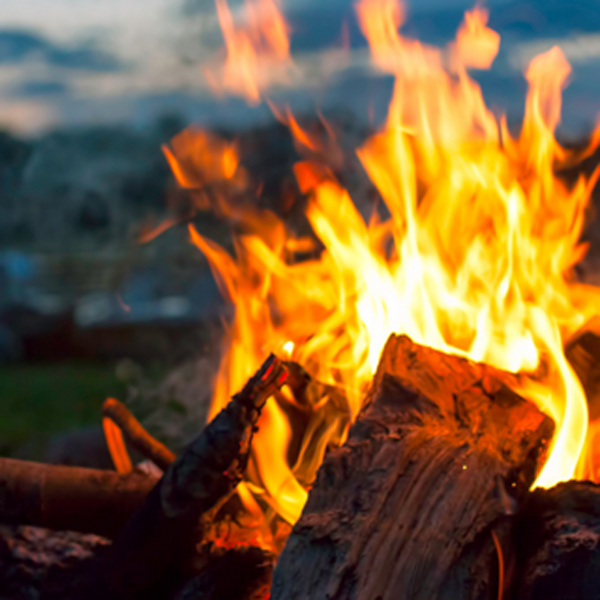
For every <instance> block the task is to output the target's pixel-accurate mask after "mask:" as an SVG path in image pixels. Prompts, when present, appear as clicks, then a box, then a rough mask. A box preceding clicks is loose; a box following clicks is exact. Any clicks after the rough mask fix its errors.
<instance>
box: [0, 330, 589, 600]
mask: <svg viewBox="0 0 600 600" xmlns="http://www.w3.org/2000/svg"><path fill="white" fill-rule="evenodd" d="M286 373H287V369H286V367H285V365H284V364H282V363H280V362H279V361H277V359H275V358H274V357H271V358H270V359H269V361H267V363H266V364H265V366H264V367H263V369H261V371H260V372H259V373H258V374H257V375H256V376H255V377H254V378H253V379H252V380H251V381H250V382H249V383H248V385H247V386H246V388H244V390H243V391H242V392H240V394H238V395H237V396H236V397H234V399H233V400H232V402H231V404H230V405H229V407H228V408H227V409H226V410H225V411H224V412H223V413H221V415H219V417H217V418H216V419H215V420H214V421H213V422H212V423H211V424H210V425H209V426H208V427H207V429H206V430H205V432H203V434H202V435H201V436H200V437H199V438H198V439H197V440H196V441H195V442H193V443H192V444H191V445H190V447H189V448H188V449H187V450H186V451H185V452H184V453H183V454H182V455H181V456H180V457H178V459H177V460H176V461H175V462H173V463H172V464H170V465H168V468H167V470H166V473H165V475H164V476H163V478H161V479H160V480H159V481H158V483H156V485H154V486H153V489H152V491H151V492H150V493H147V494H146V496H145V500H143V501H138V508H137V510H136V511H131V512H135V514H133V516H132V517H131V518H130V519H129V522H128V523H127V525H125V526H124V527H122V529H121V530H120V533H115V535H114V537H115V538H116V540H115V541H114V542H113V543H112V545H111V546H110V547H109V549H108V550H104V551H103V552H101V553H100V554H101V556H99V558H98V560H96V561H94V564H93V566H92V567H91V568H90V570H89V572H88V576H87V577H86V578H84V579H83V580H81V581H80V580H79V579H78V582H79V583H78V584H77V586H76V589H70V590H69V594H70V595H69V597H70V598H72V599H73V600H76V599H78V598H108V597H110V598H117V599H121V600H125V599H127V600H133V599H136V598H177V599H179V600H183V599H185V600H192V599H194V598H206V599H208V598H211V599H212V598H215V599H216V598H231V599H232V600H236V599H240V600H242V599H250V598H251V599H259V598H268V597H270V598H272V599H274V600H275V599H281V600H283V599H285V600H287V599H295V598H297V599H304V598H311V600H312V599H317V600H318V599H320V598H322V599H328V600H333V599H339V600H342V599H346V598H349V599H350V598H351V599H354V600H362V599H364V600H372V599H374V598H380V599H381V600H384V599H387V598H390V599H395V598H409V599H420V598H427V599H431V598H440V599H444V600H450V599H453V598H460V599H463V598H472V599H478V600H485V599H497V598H505V599H507V598H516V599H523V600H537V599H540V600H541V598H544V600H552V599H553V598H557V599H558V598H573V599H575V598H577V599H579V598H581V599H584V598H585V599H589V598H596V597H598V598H600V591H598V592H597V591H596V590H600V585H599V584H600V575H598V573H600V550H598V548H600V544H598V542H599V541H600V490H599V488H598V487H597V486H595V485H594V484H591V483H589V482H568V483H565V484H562V485H560V486H557V487H556V488H554V489H553V490H536V491H535V492H533V493H531V492H529V488H530V486H531V484H532V482H533V481H534V478H535V476H536V473H537V472H538V471H539V468H540V467H541V465H542V464H543V462H544V460H545V456H546V452H547V449H548V444H549V442H550V440H551V438H552V433H553V424H552V422H551V421H550V419H548V418H547V417H546V416H544V415H543V414H542V413H541V412H540V411H539V410H538V409H537V408H536V407H534V406H533V405H531V404H529V403H528V402H526V401H525V400H524V399H523V398H521V397H519V396H518V395H517V394H515V393H514V392H513V391H511V389H509V387H508V386H507V385H506V384H505V383H504V382H505V381H506V376H505V375H504V374H502V373H499V372H497V371H495V370H494V369H492V368H490V367H487V366H484V365H479V364H474V363H472V362H469V361H467V360H464V359H462V358H458V357H456V356H449V355H446V354H443V353H440V352H437V351H435V350H432V349H430V348H425V347H421V346H418V345H416V344H414V343H413V342H412V341H411V340H409V339H408V338H407V337H404V336H392V337H391V338H390V340H389V341H388V344H387V346H386V348H385V350H384V352H383V355H382V359H381V362H380V365H379V368H378V371H377V373H376V375H375V377H374V380H373V385H372V387H371V390H370V392H369V394H368V396H367V398H366V402H365V406H364V408H363V410H362V412H361V414H360V415H359V417H358V419H357V421H356V423H355V424H354V425H353V426H352V428H351V430H350V433H349V436H348V439H347V441H346V443H345V444H344V445H343V446H341V447H340V448H337V449H336V450H333V451H331V452H329V453H328V454H327V455H326V457H325V460H324V462H323V464H322V466H321V468H320V470H319V472H318V475H317V478H316V481H315V482H314V484H313V486H312V489H311V490H310V492H309V498H308V502H307V504H306V506H305V508H304V511H303V514H302V516H301V518H300V520H299V521H298V523H296V525H295V526H294V528H293V530H292V532H291V534H290V535H289V538H288V539H287V543H286V545H285V548H284V550H283V552H282V554H281V555H280V556H279V557H278V558H276V557H275V556H273V555H272V554H270V553H269V552H267V551H265V550H264V549H261V548H258V547H253V546H252V545H249V544H245V545H243V546H240V547H235V548H226V547H215V546H214V544H211V543H203V539H204V538H203V536H204V532H203V527H205V526H206V524H207V523H210V520H211V519H216V518H217V511H218V508H219V507H222V506H223V505H224V503H226V502H227V501H228V499H229V498H231V493H232V491H233V490H234V489H235V486H236V484H237V482H238V481H239V480H240V477H241V474H242V472H243V470H244V467H245V463H246V460H247V456H248V450H249V448H250V444H251V440H252V432H253V431H254V429H255V426H256V422H257V418H258V415H259V414H260V407H261V406H262V404H264V402H265V401H266V399H267V397H268V396H269V395H270V394H272V393H273V391H274V390H275V389H277V387H278V386H279V385H281V383H282V382H283V380H284V379H285V376H286ZM0 467H1V465H0ZM113 475H114V474H113ZM111 476H112V475H111ZM3 482H4V487H6V475H5V474H4V473H3V471H2V469H1V468H0V490H2V489H3ZM153 483H154V482H153ZM147 484H148V481H146V485H147ZM0 498H1V495H0ZM13 506H14V496H13ZM5 512H7V511H5ZM13 512H14V511H13ZM1 520H4V521H6V518H5V515H4V514H3V510H2V501H1V500H0V521H1ZM12 520H13V522H15V518H14V514H13V519H12ZM17 521H18V519H17ZM46 524H48V523H46ZM63 526H64V525H63ZM79 528H80V529H82V527H79ZM205 542H206V541H205ZM1 561H2V556H0V570H1V566H2V565H1ZM275 562H276V566H275V569H274V571H273V566H274V565H275ZM271 578H272V583H271ZM0 581H1V577H0ZM1 589H2V588H1V583H0V591H1ZM44 597H47V598H52V599H53V598H54V597H57V598H58V597H61V596H49V595H47V596H44V595H42V598H44ZM62 597H67V594H66V593H65V595H63V596H62Z"/></svg>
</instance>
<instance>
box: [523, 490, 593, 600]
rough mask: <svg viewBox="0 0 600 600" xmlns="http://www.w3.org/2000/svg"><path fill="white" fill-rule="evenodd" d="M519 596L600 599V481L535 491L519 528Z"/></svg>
mask: <svg viewBox="0 0 600 600" xmlns="http://www.w3.org/2000/svg"><path fill="white" fill-rule="evenodd" d="M514 535H515V546H514V551H515V560H516V562H517V564H518V565H519V568H518V570H517V580H516V582H515V586H514V587H515V594H514V598H515V600H564V599H568V600H597V599H599V598H600V486H598V485H596V484H594V483H591V482H589V481H569V482H566V483H561V484H559V485H557V486H556V487H554V488H552V489H550V490H542V489H538V490H535V491H534V492H533V493H532V494H531V496H530V498H529V499H528V501H527V504H526V506H525V509H524V510H523V512H522V514H521V515H520V516H519V518H518V520H517V525H516V527H515V532H514Z"/></svg>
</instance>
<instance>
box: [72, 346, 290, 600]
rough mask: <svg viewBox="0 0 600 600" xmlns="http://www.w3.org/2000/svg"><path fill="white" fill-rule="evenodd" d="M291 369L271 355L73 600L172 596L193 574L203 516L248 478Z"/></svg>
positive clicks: (172, 470)
mask: <svg viewBox="0 0 600 600" xmlns="http://www.w3.org/2000/svg"><path fill="white" fill-rule="evenodd" d="M286 377H287V371H286V369H285V367H284V365H283V364H282V363H281V362H279V361H278V360H277V359H276V358H275V357H274V356H271V357H269V359H268V360H267V361H266V363H265V364H264V365H263V366H262V367H261V369H260V370H259V371H258V373H257V374H256V375H255V376H254V377H252V379H250V381H249V382H248V383H247V384H246V386H245V387H244V389H243V390H242V391H241V392H239V393H238V394H236V395H235V396H234V397H233V399H232V401H231V402H230V403H229V405H228V406H227V407H226V408H225V409H223V410H222V411H221V413H219V415H217V417H215V419H213V421H211V423H210V424H209V425H208V426H207V427H206V428H205V430H204V431H203V432H202V434H201V435H200V436H199V437H198V438H197V439H196V440H194V441H193V442H192V443H191V444H190V445H189V446H188V447H187V448H186V449H185V450H184V451H183V453H182V454H181V456H179V457H178V458H177V460H175V462H173V463H172V464H171V466H170V467H169V468H168V470H167V471H166V473H165V474H164V476H163V477H162V479H161V480H160V481H159V483H158V484H157V485H156V487H155V488H154V489H153V490H152V492H151V493H150V494H149V496H148V498H147V499H146V501H145V503H144V504H143V505H142V507H141V508H140V509H139V510H138V512H137V513H136V514H135V515H134V517H133V518H132V519H131V521H130V522H129V524H128V525H127V527H126V528H125V530H124V531H123V533H122V534H121V536H120V537H119V538H118V539H117V540H116V542H115V543H114V544H113V548H112V550H111V552H110V555H109V556H108V557H107V559H106V560H105V561H103V563H102V564H101V565H100V566H99V567H98V568H97V572H96V575H95V577H93V578H92V580H91V581H92V583H91V584H90V585H87V586H85V587H83V588H82V589H79V590H77V592H76V594H75V595H73V599H78V598H98V599H100V598H102V599H104V598H112V599H115V600H124V599H128V600H130V599H134V598H140V599H141V598H144V599H147V598H166V597H168V596H169V595H170V594H172V593H173V591H174V590H175V589H177V587H179V586H181V584H182V583H183V581H184V580H185V578H187V577H188V576H189V574H190V573H189V568H190V561H191V560H192V559H193V558H194V555H195V546H196V543H197V541H198V540H199V539H201V538H202V533H201V531H198V527H199V524H200V522H201V519H202V517H203V516H205V515H206V514H207V513H208V512H209V511H211V510H212V509H214V508H215V506H217V505H218V504H219V503H222V502H224V501H225V500H226V499H227V498H228V497H229V496H230V494H231V493H232V492H233V490H234V489H235V487H236V486H237V484H238V483H239V481H240V480H241V477H242V474H243V472H244V469H245V468H246V464H247V461H248V457H249V451H250V443H251V440H252V435H253V433H254V430H255V428H256V423H257V421H258V418H259V416H260V412H261V410H262V407H263V406H264V404H265V402H266V400H267V399H268V398H269V396H271V395H272V394H273V393H274V392H275V390H277V389H278V388H279V387H280V386H281V385H283V383H284V381H285V379H286Z"/></svg>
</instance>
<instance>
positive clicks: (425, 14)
mask: <svg viewBox="0 0 600 600" xmlns="http://www.w3.org/2000/svg"><path fill="white" fill-rule="evenodd" d="M282 3H283V7H284V12H285V14H286V16H287V17H288V19H289V21H290V22H291V24H292V28H293V36H292V50H293V54H294V57H295V60H296V61H297V62H298V63H299V64H300V65H301V69H300V71H299V73H300V74H299V76H298V77H296V78H295V80H294V81H291V82H288V84H287V89H285V90H279V91H274V92H273V93H280V94H287V95H288V96H289V97H290V98H291V100H292V101H293V102H297V103H300V105H302V103H303V102H304V103H305V104H311V103H313V104H314V103H316V104H317V105H318V104H319V103H329V104H331V105H335V104H344V103H347V104H348V105H349V107H350V108H351V109H355V108H357V106H358V104H360V103H364V102H366V101H367V99H366V96H365V94H366V92H365V90H364V88H365V86H364V85H363V84H361V83H359V82H360V81H361V77H364V74H365V73H364V72H365V71H366V70H368V68H369V66H368V53H367V52H366V49H365V43H364V40H363V39H362V37H361V35H360V33H359V31H358V28H357V26H356V23H355V22H354V21H353V7H352V2H350V1H349V0H327V1H326V2H322V1H317V0H282ZM230 4H231V5H232V8H233V11H234V15H236V16H238V17H240V16H241V15H243V11H242V10H241V8H240V6H239V5H240V2H239V0H238V1H237V2H230ZM470 4H471V3H470V2H466V1H464V0H412V1H410V0H409V2H408V14H409V19H408V23H407V25H406V31H407V34H409V35H413V36H417V37H419V38H421V39H424V40H425V41H427V42H429V43H435V44H440V45H443V44H445V43H447V42H448V41H449V40H450V39H451V38H452V36H453V34H454V31H455V30H456V27H457V26H458V24H459V22H460V19H461V14H462V12H463V11H464V10H465V9H467V8H469V7H470ZM597 5H598V6H597ZM487 6H488V7H489V8H490V13H491V16H490V25H491V26H492V27H494V28H495V29H496V30H498V31H500V33H501V35H502V40H503V41H502V46H501V52H500V55H499V57H498V59H497V61H496V64H495V66H494V69H493V71H492V73H485V74H482V75H481V77H480V82H481V85H482V87H483V90H484V93H485V94H486V98H489V102H490V104H494V105H498V106H500V107H501V109H503V110H506V111H508V112H509V113H510V112H511V111H513V112H515V113H518V110H519V107H522V104H523V97H524V91H525V88H524V84H523V78H522V70H523V68H524V65H526V63H527V61H528V60H529V59H530V58H532V57H533V56H534V55H535V54H537V53H538V52H541V51H544V50H547V49H548V48H550V47H551V46H552V45H553V44H555V43H558V44H559V45H560V46H561V47H562V48H563V50H564V51H565V54H566V55H567V58H568V59H569V60H570V62H571V63H572V65H573V67H574V72H573V77H572V84H571V88H570V89H569V90H568V92H567V94H566V95H565V111H564V112H565V119H564V121H565V124H566V126H567V128H571V129H573V130H576V129H577V128H582V127H587V126H589V123H590V122H593V121H594V120H595V118H596V113H597V112H599V111H600V83H597V82H600V78H599V77H598V73H599V69H600V2H598V1H597V0H579V1H578V2H577V3H572V2H568V1H562V2H561V1H558V0H533V1H531V2H527V3H524V2H518V1H515V0H490V1H488V2H487ZM344 20H345V21H347V22H348V23H349V29H350V38H351V42H352V53H351V59H350V62H349V66H350V67H351V68H349V69H346V70H345V71H340V72H339V73H338V72H336V71H337V70H339V69H338V68H337V67H338V64H339V67H340V68H341V66H342V63H341V61H338V60H337V55H336V54H335V47H336V45H337V46H338V47H339V43H340V38H341V24H342V22H343V21H344ZM221 44H222V40H221V37H220V33H219V26H218V21H217V19H216V14H215V11H214V6H213V0H102V1H101V2H100V1H98V0H18V1H13V2H10V1H8V0H4V1H3V2H0V127H5V128H6V127H7V128H10V129H12V130H14V131H16V132H18V133H20V134H23V135H35V134H36V133H38V132H40V131H43V130H45V129H49V128H52V127H57V126H73V125H81V124H90V123H116V122H127V123H131V124H133V125H138V126H143V125H144V124H146V123H149V122H151V121H152V120H153V119H154V118H156V116H157V115H160V114H163V113H169V112H179V113H182V114H183V115H184V116H185V117H186V118H188V119H191V120H196V121H198V120H199V121H208V122H210V121H215V122H218V121H235V120H236V119H238V120H240V121H248V122H250V121H252V120H253V119H259V118H264V116H265V114H266V113H267V112H268V111H267V110H266V109H265V107H264V106H262V107H258V108H255V109H250V108H246V107H245V104H244V103H243V102H242V101H241V100H239V99H235V98H232V99H229V100H228V101H226V102H219V101H217V100H215V99H213V97H212V95H211V92H210V89H209V88H208V86H207V83H206V81H205V79H204V76H203V74H202V68H201V67H202V65H203V64H205V63H206V61H209V60H210V59H211V58H212V57H214V54H215V52H216V50H217V49H218V48H219V46H220V45H221ZM332 47H333V48H334V50H332ZM353 86H354V87H353ZM293 102H292V104H293Z"/></svg>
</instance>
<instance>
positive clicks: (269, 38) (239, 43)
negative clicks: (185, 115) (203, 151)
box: [204, 0, 292, 104]
mask: <svg viewBox="0 0 600 600" xmlns="http://www.w3.org/2000/svg"><path fill="white" fill-rule="evenodd" d="M215 2H216V7H217V15H218V17H219V23H220V24H221V29H222V31H223V36H224V38H225V46H226V48H227V60H226V63H225V67H224V72H223V75H222V81H221V78H220V77H218V76H217V75H216V74H215V73H214V72H213V71H212V70H210V69H205V71H204V73H205V76H206V77H207V80H208V82H209V84H210V85H211V86H212V88H213V90H215V91H217V92H221V91H229V92H232V93H236V94H241V95H243V96H245V97H246V99H247V100H248V101H249V102H250V103H252V104H257V103H258V102H259V101H260V99H261V93H260V89H261V84H262V82H264V80H265V77H266V76H267V75H268V73H269V70H271V69H273V68H274V67H275V68H277V67H279V68H282V69H283V70H284V71H285V70H286V69H287V68H289V67H290V66H291V64H292V63H291V58H290V42H289V38H288V32H289V30H290V27H289V25H288V24H287V23H286V21H285V19H284V17H283V15H282V14H281V11H280V8H279V1H278V0H246V4H245V6H246V16H247V25H246V27H237V28H236V25H235V23H234V19H233V17H232V14H231V11H230V10H229V6H228V5H227V1H226V0H215Z"/></svg>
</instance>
